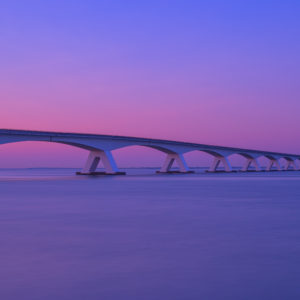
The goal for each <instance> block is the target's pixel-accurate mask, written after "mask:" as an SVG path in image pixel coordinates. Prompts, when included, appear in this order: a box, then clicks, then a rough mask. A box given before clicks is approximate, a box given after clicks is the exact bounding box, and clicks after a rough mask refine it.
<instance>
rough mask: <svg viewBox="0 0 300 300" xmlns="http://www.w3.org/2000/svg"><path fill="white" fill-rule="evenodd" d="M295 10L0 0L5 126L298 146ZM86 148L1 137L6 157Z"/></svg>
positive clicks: (30, 158) (59, 156) (292, 3)
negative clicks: (7, 141) (9, 141)
mask: <svg viewBox="0 0 300 300" xmlns="http://www.w3.org/2000/svg"><path fill="white" fill-rule="evenodd" d="M299 15H300V2H299V1H296V0H281V1H276V0H272V1H269V0H259V1H255V0H244V1H238V0H226V1H225V0H224V1H221V0H209V1H208V0H207V1H199V0H198V1H193V0H180V1H179V0H172V1H171V0H170V1H164V0H159V1H157V0H151V1H138V0H126V1H124V0H122V1H121V0H113V1H112V0H109V1H104V0H103V1H102V0H72V1H71V0H69V1H64V0H59V1H58V0H40V1H37V0H36V1H33V0H27V1H21V0H15V1H14V0H10V1H7V0H0V104H1V109H0V128H11V129H30V130H49V131H65V132H84V133H87V132H88V133H100V134H114V135H128V136H138V137H150V138H162V139H171V140H178V141H189V142H199V143H203V144H214V145H224V146H236V147H241V148H254V149H262V150H270V151H281V152H290V153H300V139H298V130H299V125H300V121H299V112H300V97H299V96H300V87H299V77H300V76H299V75H300V58H299V53H300V18H299ZM86 155H87V153H86V151H84V150H81V149H76V148H74V147H69V146H64V145H55V144H48V143H39V142H28V143H27V142H26V143H15V144H9V145H2V146H1V147H0V166H2V167H16V166H19V167H33V166H34V167H37V166H65V167H71V166H78V165H81V164H82V163H83V162H84V160H85V158H86ZM197 155H198V154H197ZM197 155H196V154H193V157H191V163H192V164H193V163H196V162H197V160H198V156H197ZM116 157H117V158H118V160H119V161H120V163H121V164H123V165H126V164H127V165H132V166H136V165H140V164H142V165H143V164H144V165H151V164H154V163H155V164H156V163H158V162H159V161H160V159H161V157H163V155H162V154H161V153H156V151H155V150H150V149H141V147H140V148H139V147H135V148H126V149H122V150H117V151H116ZM199 159H200V158H199Z"/></svg>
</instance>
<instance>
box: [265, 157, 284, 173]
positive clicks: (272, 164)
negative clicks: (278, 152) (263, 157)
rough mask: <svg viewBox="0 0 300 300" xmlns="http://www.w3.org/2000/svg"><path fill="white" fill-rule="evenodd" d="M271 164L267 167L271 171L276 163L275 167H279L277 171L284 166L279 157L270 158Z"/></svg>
mask: <svg viewBox="0 0 300 300" xmlns="http://www.w3.org/2000/svg"><path fill="white" fill-rule="evenodd" d="M269 160H270V161H269V164H268V166H267V168H266V171H271V169H272V167H273V166H274V165H275V167H276V168H277V171H281V170H282V167H281V164H280V162H279V159H278V158H269Z"/></svg>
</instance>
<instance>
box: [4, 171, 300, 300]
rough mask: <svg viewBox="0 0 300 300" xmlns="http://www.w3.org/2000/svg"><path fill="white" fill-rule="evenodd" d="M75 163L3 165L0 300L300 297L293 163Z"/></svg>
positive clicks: (298, 200)
mask: <svg viewBox="0 0 300 300" xmlns="http://www.w3.org/2000/svg"><path fill="white" fill-rule="evenodd" d="M75 171H76V170H75V169H74V170H73V169H14V170H13V169H1V170H0V299H3V300H23V299H24V300H77V299H78V300H79V299H80V300H96V299H97V300H99V299H103V300H124V299H125V300H126V299H128V300H143V299H145V300H146V299H147V300H148V299H151V300H152V299H153V300H168V299H170V300H177V299H178V300H196V299H197V300H198V299H204V300H221V299H222V300H223V299H224V300H225V299H228V300H229V299H230V300H254V299H255V300H277V299H278V300H298V299H300V172H271V173H264V172H262V173H246V174H241V173H232V174H224V173H220V174H207V173H204V172H203V170H197V172H198V171H199V172H200V173H197V174H189V175H180V174H173V175H161V174H155V170H154V169H130V170H127V172H128V175H127V176H99V177H89V176H76V175H74V172H75Z"/></svg>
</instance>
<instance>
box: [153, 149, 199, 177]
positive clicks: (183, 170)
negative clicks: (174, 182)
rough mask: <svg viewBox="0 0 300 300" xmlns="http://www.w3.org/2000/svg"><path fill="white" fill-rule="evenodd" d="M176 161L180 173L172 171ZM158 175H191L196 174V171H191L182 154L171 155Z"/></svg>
mask: <svg viewBox="0 0 300 300" xmlns="http://www.w3.org/2000/svg"><path fill="white" fill-rule="evenodd" d="M175 161H176V163H177V165H178V167H179V171H172V170H171V168H172V166H173V164H174V162H175ZM156 173H160V174H161V173H162V174H190V173H194V171H191V170H190V169H189V167H188V165H187V163H186V161H185V159H184V157H183V155H182V154H177V153H170V154H168V155H167V157H166V160H165V162H164V164H163V166H162V167H161V169H160V170H159V171H157V172H156Z"/></svg>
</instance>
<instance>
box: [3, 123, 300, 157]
mask: <svg viewBox="0 0 300 300" xmlns="http://www.w3.org/2000/svg"><path fill="white" fill-rule="evenodd" d="M1 135H5V136H7V135H12V136H13V135H18V136H27V137H28V136H29V137H32V136H42V137H49V140H50V141H51V138H54V137H62V138H63V137H66V138H70V137H73V138H85V139H99V140H104V139H105V140H107V139H111V140H118V141H130V142H137V143H139V142H144V143H150V144H151V143H153V144H165V145H177V146H187V147H191V148H195V150H197V149H199V148H202V149H207V150H213V149H215V150H223V151H232V152H236V153H238V152H244V153H245V152H247V153H253V154H254V153H259V154H263V155H270V156H272V155H280V156H288V157H291V156H293V157H298V158H299V157H300V155H299V154H290V153H281V152H273V151H264V150H258V149H245V148H236V147H225V146H215V145H206V144H197V143H189V142H178V141H171V140H162V139H150V138H139V137H129V136H116V135H103V134H90V133H70V132H52V131H31V130H15V129H0V137H1Z"/></svg>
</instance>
